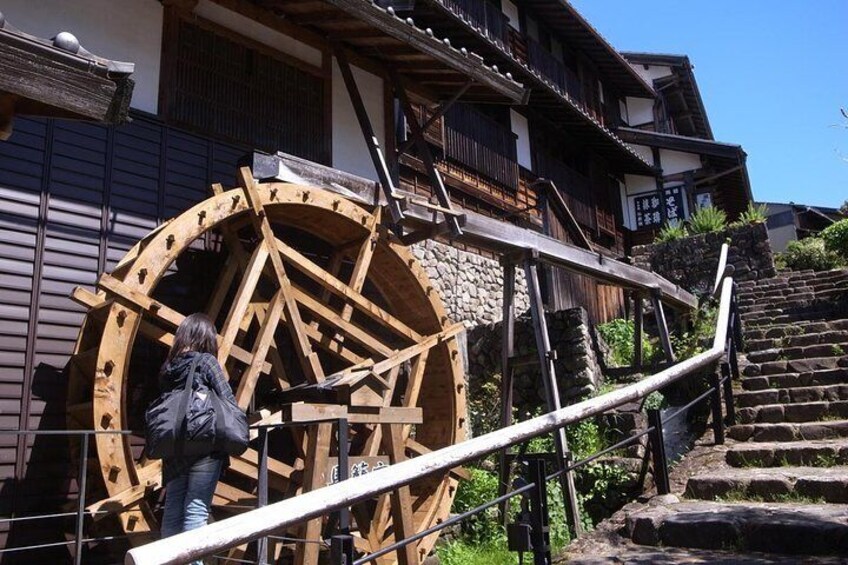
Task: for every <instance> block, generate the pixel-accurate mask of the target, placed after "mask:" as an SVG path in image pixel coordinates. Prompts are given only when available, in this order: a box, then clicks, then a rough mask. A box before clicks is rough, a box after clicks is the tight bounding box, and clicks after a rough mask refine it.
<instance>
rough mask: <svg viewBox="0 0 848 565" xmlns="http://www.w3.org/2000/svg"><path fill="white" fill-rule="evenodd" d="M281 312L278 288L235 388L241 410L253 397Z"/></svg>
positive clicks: (280, 293)
mask: <svg viewBox="0 0 848 565" xmlns="http://www.w3.org/2000/svg"><path fill="white" fill-rule="evenodd" d="M282 313H283V297H282V291H281V290H279V291H277V293H276V294H275V295H274V297H273V298H272V299H271V305H270V308H269V309H268V310H267V311H266V313H265V319H264V320H263V321H262V326H261V327H260V329H259V335H258V336H257V338H256V343H255V345H254V347H253V352H252V354H253V361H252V362H251V363H250V365H249V366H248V367H247V371H245V373H244V374H243V375H242V377H241V380H240V381H239V384H238V389H237V390H236V402H238V405H239V407H241V408H242V410H246V409H247V407H248V406H249V405H250V399H251V398H252V397H253V391H254V389H255V388H256V381H257V379H258V378H259V374H260V371H261V369H262V365H263V364H264V363H265V358H266V357H267V356H268V350H269V349H270V347H271V341H272V340H273V339H274V331H275V330H276V329H277V324H278V323H279V321H280V316H281V315H282Z"/></svg>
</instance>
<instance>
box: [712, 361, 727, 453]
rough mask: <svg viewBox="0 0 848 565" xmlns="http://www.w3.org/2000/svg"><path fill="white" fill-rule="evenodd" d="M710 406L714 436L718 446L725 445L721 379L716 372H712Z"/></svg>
mask: <svg viewBox="0 0 848 565" xmlns="http://www.w3.org/2000/svg"><path fill="white" fill-rule="evenodd" d="M710 387H711V388H712V394H711V395H710V405H711V407H712V415H713V435H714V436H715V442H716V445H722V444H724V416H722V413H721V379H720V378H719V376H718V373H716V371H715V370H713V371H711V372H710Z"/></svg>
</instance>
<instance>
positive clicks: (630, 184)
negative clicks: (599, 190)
mask: <svg viewBox="0 0 848 565" xmlns="http://www.w3.org/2000/svg"><path fill="white" fill-rule="evenodd" d="M624 186H625V188H626V190H627V195H628V196H633V195H634V194H641V193H643V192H651V191H653V190H656V189H657V180H656V179H655V178H654V177H646V176H642V175H624Z"/></svg>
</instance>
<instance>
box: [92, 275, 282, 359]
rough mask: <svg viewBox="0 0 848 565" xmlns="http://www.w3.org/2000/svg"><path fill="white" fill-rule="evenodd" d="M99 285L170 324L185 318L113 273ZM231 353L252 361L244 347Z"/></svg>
mask: <svg viewBox="0 0 848 565" xmlns="http://www.w3.org/2000/svg"><path fill="white" fill-rule="evenodd" d="M97 285H98V286H99V287H101V288H102V289H103V290H105V291H107V292H110V293H112V294H114V295H115V296H117V297H118V298H120V299H121V300H124V301H126V302H127V303H129V304H132V305H133V306H136V307H138V308H140V309H141V310H142V311H143V312H144V313H146V314H149V315H150V316H152V317H153V318H154V319H156V320H159V321H161V322H164V323H165V324H167V325H168V326H171V327H174V328H176V327H178V326H179V325H180V324H181V323H182V321H183V320H184V319H185V316H183V315H182V314H180V313H179V312H177V311H176V310H173V309H172V308H169V307H167V306H165V305H164V304H162V303H160V302H158V301H156V300H153V299H152V298H150V297H148V296H147V295H145V294H142V293H140V292H138V291H137V290H134V289H132V288H130V287H129V286H127V285H126V284H124V283H123V282H122V281H119V280H118V279H116V278H114V277H112V276H111V275H105V274H104V275H102V276H101V277H100V280H99V281H98V282H97ZM140 329H142V330H144V329H145V322H144V320H142V322H141V324H140ZM147 329H148V330H151V328H150V325H148V326H147ZM150 333H151V334H153V335H156V336H157V337H156V339H157V341H160V342H162V343H163V344H166V345H170V343H173V334H170V335H163V334H161V333H160V332H158V331H153V330H151V331H150ZM218 339H219V340H220V339H222V338H221V336H218ZM230 355H231V356H232V357H234V358H236V359H237V360H239V361H241V362H242V363H244V364H248V363H250V362H251V361H252V357H251V355H250V352H248V351H245V350H244V349H242V348H241V347H238V346H236V345H233V346H231V351H230ZM270 370H271V365H270V363H268V364H266V365H265V366H263V368H262V372H263V373H267V372H268V371H270Z"/></svg>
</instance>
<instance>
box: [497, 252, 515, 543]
mask: <svg viewBox="0 0 848 565" xmlns="http://www.w3.org/2000/svg"><path fill="white" fill-rule="evenodd" d="M514 350H515V263H513V262H512V261H511V260H509V259H508V258H506V257H504V259H503V321H502V322H501V427H502V428H506V427H507V426H510V425H512V389H513V383H512V357H513V354H514ZM507 452H508V450H507V449H502V450H501V451H500V453H499V454H498V473H499V479H500V480H499V481H498V496H503V495H504V494H506V492H507V491H508V490H509V488H510V478H511V476H512V468H511V467H512V464H511V463H510V462H509V460H508V459H507ZM498 510H499V512H500V518H501V523H502V524H503V525H504V526H506V524H507V521H508V519H509V516H508V512H507V503H506V502H504V503H502V504H500V505H499V506H498Z"/></svg>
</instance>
